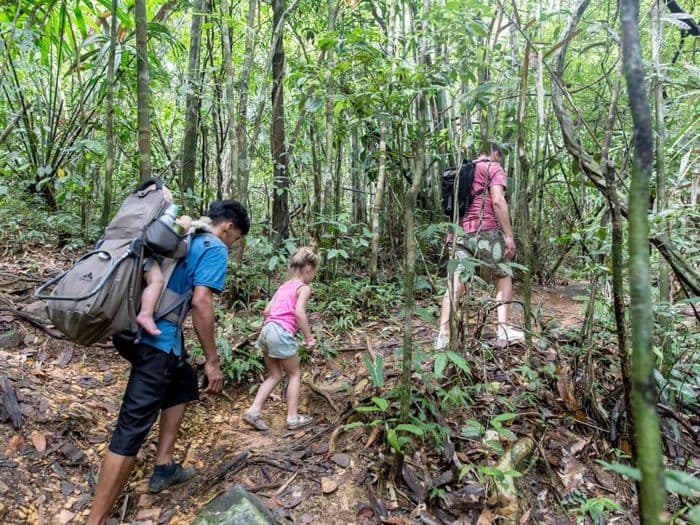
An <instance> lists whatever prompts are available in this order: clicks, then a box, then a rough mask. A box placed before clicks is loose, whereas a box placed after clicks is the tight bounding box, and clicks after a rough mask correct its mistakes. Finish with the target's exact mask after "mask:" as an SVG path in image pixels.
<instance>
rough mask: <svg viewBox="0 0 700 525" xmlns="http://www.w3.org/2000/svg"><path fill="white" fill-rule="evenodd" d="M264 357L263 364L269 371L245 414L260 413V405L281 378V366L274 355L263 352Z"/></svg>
mask: <svg viewBox="0 0 700 525" xmlns="http://www.w3.org/2000/svg"><path fill="white" fill-rule="evenodd" d="M264 357H265V366H266V367H267V370H268V371H269V372H270V375H269V376H267V379H265V381H263V384H262V385H260V388H258V392H257V394H255V399H254V400H253V404H252V405H250V408H249V409H248V410H246V413H247V414H253V415H257V414H260V412H261V411H262V407H263V405H264V404H265V401H266V400H267V398H268V397H269V396H270V393H271V392H272V391H273V390H274V389H275V387H276V386H277V385H278V384H279V382H280V381H281V380H282V368H281V367H280V360H279V359H275V358H274V357H269V356H268V355H267V354H264Z"/></svg>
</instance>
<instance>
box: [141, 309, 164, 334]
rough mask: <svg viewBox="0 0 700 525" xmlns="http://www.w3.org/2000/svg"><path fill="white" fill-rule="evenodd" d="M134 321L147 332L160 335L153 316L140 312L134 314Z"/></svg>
mask: <svg viewBox="0 0 700 525" xmlns="http://www.w3.org/2000/svg"><path fill="white" fill-rule="evenodd" d="M136 322H137V323H138V324H139V325H140V326H141V327H142V328H143V329H144V330H146V332H148V333H149V334H151V335H160V334H161V331H160V330H158V326H156V322H155V321H154V320H153V317H152V316H150V315H146V314H143V313H140V314H139V315H137V316H136Z"/></svg>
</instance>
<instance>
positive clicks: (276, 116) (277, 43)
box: [270, 0, 289, 244]
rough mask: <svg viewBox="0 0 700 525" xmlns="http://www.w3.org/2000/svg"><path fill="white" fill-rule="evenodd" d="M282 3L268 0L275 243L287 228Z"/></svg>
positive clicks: (287, 174)
mask: <svg viewBox="0 0 700 525" xmlns="http://www.w3.org/2000/svg"><path fill="white" fill-rule="evenodd" d="M284 3H285V0H272V27H273V28H274V30H273V33H272V46H273V49H274V52H273V55H272V123H271V125H270V146H271V149H272V173H273V180H274V184H273V194H272V229H273V238H274V241H275V244H279V242H281V241H282V239H285V238H286V237H287V234H288V232H289V173H288V172H287V166H288V162H287V149H286V145H285V137H284Z"/></svg>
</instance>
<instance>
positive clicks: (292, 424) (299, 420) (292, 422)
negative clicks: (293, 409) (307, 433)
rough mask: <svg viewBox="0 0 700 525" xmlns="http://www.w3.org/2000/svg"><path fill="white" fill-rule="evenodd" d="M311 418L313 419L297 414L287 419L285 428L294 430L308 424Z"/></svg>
mask: <svg viewBox="0 0 700 525" xmlns="http://www.w3.org/2000/svg"><path fill="white" fill-rule="evenodd" d="M313 420H314V419H313V418H312V417H310V416H303V415H301V414H297V416H296V417H293V418H292V419H288V420H287V429H288V430H296V429H297V428H301V427H305V426H306V425H310V424H311V422H312V421H313Z"/></svg>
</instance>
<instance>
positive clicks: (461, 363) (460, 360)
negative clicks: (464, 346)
mask: <svg viewBox="0 0 700 525" xmlns="http://www.w3.org/2000/svg"><path fill="white" fill-rule="evenodd" d="M445 355H447V358H448V359H449V360H450V361H452V362H453V363H454V364H455V365H457V367H459V368H460V369H461V370H462V372H464V373H465V374H467V375H469V374H470V373H471V371H470V370H469V364H468V363H467V360H466V359H464V357H462V356H461V355H459V354H457V353H455V352H445Z"/></svg>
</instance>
